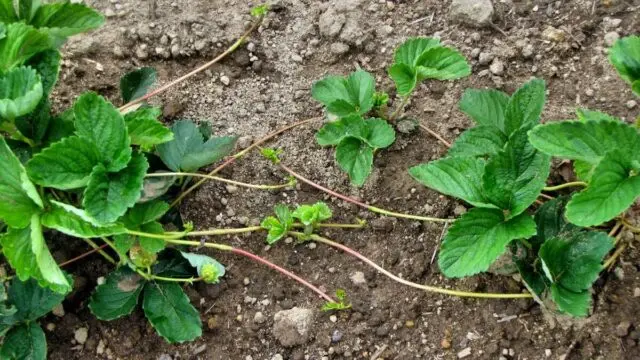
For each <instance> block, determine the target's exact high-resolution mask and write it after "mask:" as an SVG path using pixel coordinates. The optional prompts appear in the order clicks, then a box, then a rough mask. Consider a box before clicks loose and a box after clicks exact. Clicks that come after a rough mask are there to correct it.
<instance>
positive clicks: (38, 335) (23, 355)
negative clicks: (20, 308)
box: [0, 322, 47, 360]
mask: <svg viewBox="0 0 640 360" xmlns="http://www.w3.org/2000/svg"><path fill="white" fill-rule="evenodd" d="M0 358H2V359H20V360H46V358H47V339H46V337H45V335H44V331H42V328H41V327H40V325H38V323H37V322H30V323H22V324H19V325H17V326H15V327H13V328H11V330H9V332H8V333H7V334H6V335H5V337H4V341H3V343H2V347H1V348H0Z"/></svg>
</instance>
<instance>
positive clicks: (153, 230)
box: [138, 221, 166, 254]
mask: <svg viewBox="0 0 640 360" xmlns="http://www.w3.org/2000/svg"><path fill="white" fill-rule="evenodd" d="M140 231H142V232H145V233H148V234H162V233H164V228H163V227H162V224H160V223H159V222H157V221H152V222H149V223H146V224H143V225H141V226H140ZM138 242H139V243H140V247H141V248H142V249H143V250H144V251H146V252H149V253H151V254H156V253H158V252H160V251H162V250H163V249H164V248H165V247H166V243H165V242H164V240H162V239H157V238H153V237H147V236H141V237H139V238H138Z"/></svg>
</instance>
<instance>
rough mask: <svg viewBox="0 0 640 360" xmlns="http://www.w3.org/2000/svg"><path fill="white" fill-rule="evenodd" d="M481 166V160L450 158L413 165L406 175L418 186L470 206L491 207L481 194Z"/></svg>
mask: <svg viewBox="0 0 640 360" xmlns="http://www.w3.org/2000/svg"><path fill="white" fill-rule="evenodd" d="M484 167H485V161H484V160H483V159H479V158H462V157H451V158H443V159H440V160H436V161H432V162H430V163H428V164H420V165H418V166H414V167H412V168H410V169H409V174H411V176H412V177H413V178H414V179H416V180H417V181H418V182H419V183H421V184H422V185H424V186H427V187H430V188H432V189H434V190H437V191H438V192H441V193H443V194H446V195H450V196H454V197H457V198H459V199H462V200H464V201H466V202H468V203H469V204H471V205H474V206H481V207H495V206H493V205H491V204H489V203H488V202H487V200H486V199H485V197H484V195H483V193H482V174H483V172H484Z"/></svg>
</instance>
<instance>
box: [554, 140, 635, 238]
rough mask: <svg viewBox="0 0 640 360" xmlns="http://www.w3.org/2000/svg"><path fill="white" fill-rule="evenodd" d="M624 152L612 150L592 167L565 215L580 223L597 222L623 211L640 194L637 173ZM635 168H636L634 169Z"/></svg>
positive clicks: (588, 224)
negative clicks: (592, 169)
mask: <svg viewBox="0 0 640 360" xmlns="http://www.w3.org/2000/svg"><path fill="white" fill-rule="evenodd" d="M628 157H629V154H627V153H626V152H624V151H621V150H615V151H612V152H610V153H607V155H605V156H604V158H603V159H602V161H601V162H600V163H599V164H598V165H597V166H596V168H595V170H594V172H593V175H592V177H591V181H590V182H589V186H588V187H587V188H586V189H585V190H583V191H581V192H579V193H578V194H575V195H574V196H573V198H571V201H569V203H568V204H567V212H566V216H567V219H569V221H571V222H572V223H574V224H576V225H580V226H594V225H600V224H602V223H604V222H606V221H609V220H611V219H613V218H614V217H616V216H618V215H619V214H620V213H622V212H623V211H625V210H626V209H627V208H628V207H629V206H631V204H633V202H634V201H635V199H636V198H637V197H638V196H640V176H638V175H631V174H630V173H631V172H632V170H634V168H633V167H632V166H631V163H630V162H629V161H627V160H625V159H626V158H628ZM634 171H637V170H634Z"/></svg>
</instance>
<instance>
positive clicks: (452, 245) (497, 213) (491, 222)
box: [438, 208, 536, 277]
mask: <svg viewBox="0 0 640 360" xmlns="http://www.w3.org/2000/svg"><path fill="white" fill-rule="evenodd" d="M535 233H536V224H535V222H534V221H533V218H531V216H529V215H527V214H520V215H518V216H516V217H514V218H512V219H510V220H507V219H505V217H504V215H503V214H502V211H501V210H495V209H482V208H474V209H471V210H470V211H469V212H467V213H465V214H463V215H462V216H461V217H460V218H459V219H458V220H456V221H455V222H454V223H453V224H452V225H451V227H450V228H449V231H448V232H447V235H446V236H445V238H444V240H443V242H442V246H441V248H440V256H439V259H438V264H439V266H440V269H441V270H442V273H443V274H445V275H446V276H447V277H463V276H470V275H474V274H477V273H480V272H483V271H486V270H488V269H489V266H490V265H491V264H492V263H493V262H494V261H495V260H496V259H497V258H498V257H499V256H500V255H502V253H504V251H505V248H506V246H507V244H509V243H510V242H511V241H512V240H515V239H527V238H529V237H531V236H533V235H535Z"/></svg>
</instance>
